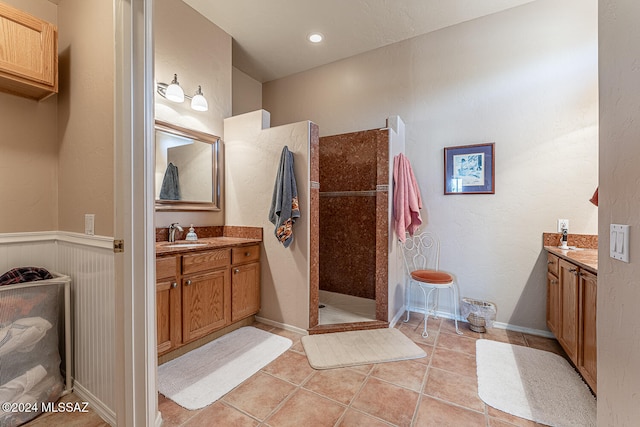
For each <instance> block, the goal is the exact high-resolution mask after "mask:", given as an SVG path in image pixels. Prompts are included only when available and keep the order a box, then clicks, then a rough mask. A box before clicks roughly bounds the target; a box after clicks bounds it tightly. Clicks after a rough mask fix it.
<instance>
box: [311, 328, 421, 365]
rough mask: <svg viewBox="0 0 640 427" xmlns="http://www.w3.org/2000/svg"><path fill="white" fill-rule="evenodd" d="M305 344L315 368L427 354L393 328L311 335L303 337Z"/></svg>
mask: <svg viewBox="0 0 640 427" xmlns="http://www.w3.org/2000/svg"><path fill="white" fill-rule="evenodd" d="M302 346H303V347H304V351H305V353H306V354H307V359H309V364H310V365H311V366H312V367H313V368H315V369H329V368H341V367H344V366H355V365H367V364H371V363H382V362H393V361H397V360H409V359H418V358H420V357H425V356H426V355H427V354H426V353H425V352H424V351H423V350H422V349H421V348H420V347H418V346H417V345H416V344H415V343H414V342H413V341H411V340H410V339H409V338H407V337H406V336H405V335H404V334H403V333H402V332H400V331H399V330H397V329H393V328H386V329H369V330H364V331H348V332H335V333H331V334H318V335H307V336H304V337H302Z"/></svg>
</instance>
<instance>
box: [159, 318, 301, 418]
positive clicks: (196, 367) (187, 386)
mask: <svg viewBox="0 0 640 427" xmlns="http://www.w3.org/2000/svg"><path fill="white" fill-rule="evenodd" d="M291 344H292V342H291V340H290V339H288V338H284V337H281V336H279V335H274V334H271V333H269V332H265V331H263V330H261V329H258V328H254V327H251V326H246V327H244V328H240V329H237V330H235V331H233V332H230V333H228V334H227V335H223V336H222V337H220V338H218V339H216V340H214V341H211V342H210V343H208V344H205V345H203V346H202V347H199V348H197V349H195V350H193V351H190V352H189V353H187V354H184V355H182V356H180V357H178V358H177V359H173V360H171V361H170V362H167V363H164V364H162V365H160V366H158V391H159V392H160V393H162V394H163V395H165V396H166V397H168V398H169V399H171V400H173V401H174V402H176V403H177V404H178V405H180V406H182V407H184V408H187V409H191V410H195V409H200V408H203V407H205V406H207V405H209V404H211V403H213V402H215V401H216V400H218V399H219V398H221V397H222V396H224V395H225V394H226V393H228V392H229V391H231V390H233V389H234V388H235V387H236V386H238V385H239V384H240V383H242V382H243V381H244V380H246V379H248V378H249V377H250V376H251V375H253V374H255V373H256V372H258V371H259V370H260V369H261V368H263V367H264V366H266V365H267V364H269V363H270V362H271V361H272V360H274V359H275V358H277V357H278V356H280V355H281V354H282V353H284V352H285V351H287V349H288V348H289V347H291Z"/></svg>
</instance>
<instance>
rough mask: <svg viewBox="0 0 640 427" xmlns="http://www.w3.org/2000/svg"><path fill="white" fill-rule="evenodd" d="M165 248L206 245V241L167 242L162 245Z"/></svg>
mask: <svg viewBox="0 0 640 427" xmlns="http://www.w3.org/2000/svg"><path fill="white" fill-rule="evenodd" d="M162 246H164V247H165V248H199V247H202V246H207V244H206V243H169V244H167V245H162Z"/></svg>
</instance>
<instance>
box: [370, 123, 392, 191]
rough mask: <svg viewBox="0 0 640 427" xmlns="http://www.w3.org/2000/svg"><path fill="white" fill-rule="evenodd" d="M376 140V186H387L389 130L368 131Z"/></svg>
mask: <svg viewBox="0 0 640 427" xmlns="http://www.w3.org/2000/svg"><path fill="white" fill-rule="evenodd" d="M369 132H371V133H372V134H373V135H375V138H376V146H377V148H376V155H377V162H376V165H377V170H376V174H377V179H376V184H377V185H389V138H390V137H389V129H380V130H377V131H369Z"/></svg>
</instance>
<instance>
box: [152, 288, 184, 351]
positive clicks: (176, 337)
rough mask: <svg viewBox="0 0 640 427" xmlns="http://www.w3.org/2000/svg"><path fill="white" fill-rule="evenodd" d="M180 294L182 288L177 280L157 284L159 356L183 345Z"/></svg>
mask: <svg viewBox="0 0 640 427" xmlns="http://www.w3.org/2000/svg"><path fill="white" fill-rule="evenodd" d="M180 294H181V292H180V286H178V283H177V282H176V281H175V279H173V280H164V281H160V282H157V283H156V336H157V341H158V354H163V353H166V352H168V351H170V350H173V349H174V348H175V347H176V346H178V345H179V344H181V343H182V330H181V324H182V316H181V311H182V307H181V304H180V300H181V298H180V296H181V295H180Z"/></svg>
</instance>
